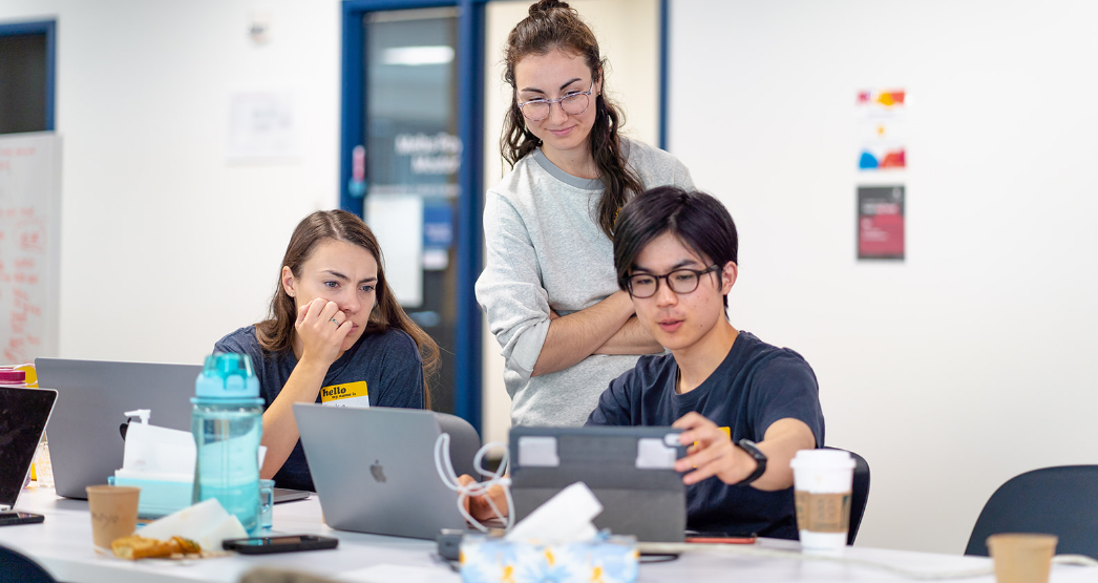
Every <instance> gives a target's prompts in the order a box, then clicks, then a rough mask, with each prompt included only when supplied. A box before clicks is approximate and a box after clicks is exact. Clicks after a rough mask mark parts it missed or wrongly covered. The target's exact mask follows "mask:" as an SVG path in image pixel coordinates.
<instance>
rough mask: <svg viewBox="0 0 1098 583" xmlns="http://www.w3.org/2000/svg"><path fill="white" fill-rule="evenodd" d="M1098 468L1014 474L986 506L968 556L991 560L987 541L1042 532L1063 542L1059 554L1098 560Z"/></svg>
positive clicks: (969, 542) (967, 553) (970, 542)
mask: <svg viewBox="0 0 1098 583" xmlns="http://www.w3.org/2000/svg"><path fill="white" fill-rule="evenodd" d="M1096 501H1098V465H1089V466H1057V467H1051V468H1043V469H1040V470H1033V471H1029V472H1026V473H1024V474H1021V475H1019V476H1015V477H1013V478H1011V479H1009V480H1007V482H1006V483H1005V484H1003V485H1002V486H1000V487H999V489H998V490H996V491H995V493H994V494H992V495H991V498H989V499H988V501H987V504H985V505H984V509H983V511H981V512H980V517H979V518H977V519H976V525H975V526H974V527H973V528H972V536H971V537H969V539H968V547H967V548H966V549H965V554H966V555H982V556H985V557H986V556H988V552H987V542H986V541H987V537H989V536H991V535H993V534H998V533H1001V532H1038V533H1047V534H1054V535H1056V536H1058V537H1059V538H1060V541H1059V542H1058V543H1057V545H1056V552H1057V553H1058V554H1075V555H1086V556H1088V557H1092V558H1095V559H1098V502H1096Z"/></svg>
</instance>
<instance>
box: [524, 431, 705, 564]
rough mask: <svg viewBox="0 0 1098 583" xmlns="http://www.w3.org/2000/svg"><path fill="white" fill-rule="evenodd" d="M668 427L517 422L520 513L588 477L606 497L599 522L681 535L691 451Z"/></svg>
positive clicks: (649, 533)
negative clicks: (679, 465)
mask: <svg viewBox="0 0 1098 583" xmlns="http://www.w3.org/2000/svg"><path fill="white" fill-rule="evenodd" d="M679 432H680V431H679V430H678V429H672V428H670V427H515V428H512V429H511V435H510V452H511V458H510V463H511V493H512V495H513V497H514V501H515V520H521V519H523V518H525V517H526V516H527V515H529V514H530V513H531V512H532V511H533V510H534V509H535V508H537V507H538V506H540V505H541V504H543V503H544V502H545V501H546V500H548V499H549V498H551V497H552V496H553V495H554V494H556V493H557V492H559V491H561V490H562V489H563V488H564V487H566V486H568V485H570V484H573V483H575V482H584V483H585V484H587V486H588V487H589V488H591V490H592V491H593V492H594V493H595V496H596V497H598V499H599V502H600V503H602V506H603V511H602V513H601V514H600V515H599V516H597V517H595V520H594V523H595V526H596V527H598V528H600V529H602V528H608V529H610V532H612V533H613V534H621V535H634V536H636V537H637V540H640V541H644V542H683V538H684V532H685V530H686V489H685V487H684V486H683V483H682V475H681V474H679V473H678V472H676V471H675V470H674V463H675V460H676V459H678V458H680V457H682V456H683V455H685V453H686V451H685V447H683V446H681V445H679V443H678V433H679Z"/></svg>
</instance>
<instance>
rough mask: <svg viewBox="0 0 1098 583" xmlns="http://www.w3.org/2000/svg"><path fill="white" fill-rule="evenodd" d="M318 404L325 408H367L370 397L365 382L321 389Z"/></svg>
mask: <svg viewBox="0 0 1098 583" xmlns="http://www.w3.org/2000/svg"><path fill="white" fill-rule="evenodd" d="M320 402H321V403H322V404H324V405H325V406H327V407H360V408H362V409H366V408H369V406H370V397H369V395H368V393H367V390H366V381H358V382H354V383H347V384H343V385H331V386H327V387H321V389H320Z"/></svg>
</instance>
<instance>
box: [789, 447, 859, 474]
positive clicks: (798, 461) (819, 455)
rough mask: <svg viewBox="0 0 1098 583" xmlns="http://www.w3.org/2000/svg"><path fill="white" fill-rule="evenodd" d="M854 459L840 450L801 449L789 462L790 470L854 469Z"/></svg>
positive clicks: (848, 453)
mask: <svg viewBox="0 0 1098 583" xmlns="http://www.w3.org/2000/svg"><path fill="white" fill-rule="evenodd" d="M854 465H855V464H854V458H853V457H851V456H850V452H848V451H843V450H841V449H802V450H801V451H798V452H797V455H796V456H794V457H793V459H792V460H791V461H790V462H789V467H791V468H794V469H796V468H804V469H807V468H832V469H843V470H845V469H847V468H853V467H854Z"/></svg>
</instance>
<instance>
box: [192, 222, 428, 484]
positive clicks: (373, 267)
mask: <svg viewBox="0 0 1098 583" xmlns="http://www.w3.org/2000/svg"><path fill="white" fill-rule="evenodd" d="M381 262H382V255H381V247H379V246H378V243H377V239H376V238H374V234H373V232H371V231H370V229H369V227H367V226H366V224H365V223H363V222H362V220H361V219H359V218H358V217H356V216H355V215H353V214H351V213H348V212H346V211H339V210H337V211H317V212H315V213H313V214H311V215H309V216H307V217H305V219H304V220H302V221H301V223H299V224H298V225H297V228H296V229H294V234H293V236H292V237H291V238H290V244H289V245H288V246H287V247H286V255H285V257H283V259H282V269H281V272H280V273H279V277H278V285H277V287H276V288H275V293H274V296H272V297H271V311H270V317H269V319H267V320H264V321H263V322H260V323H258V324H256V325H254V326H247V327H244V328H241V329H239V330H237V331H236V332H233V333H231V334H229V335H228V336H225V337H224V338H222V339H221V340H219V341H218V342H217V344H215V345H214V350H215V351H220V352H238V353H243V354H248V355H250V356H251V357H252V364H253V365H254V366H255V372H256V376H258V377H259V392H260V395H261V396H262V397H263V400H264V413H263V445H265V446H267V456H266V458H264V461H263V467H262V468H261V469H260V475H261V476H262V477H263V478H271V477H273V478H274V480H275V483H276V484H277V485H278V486H279V487H283V488H296V489H299V490H310V491H312V490H315V488H314V487H313V478H312V475H311V474H310V473H309V466H308V465H307V464H306V463H305V452H304V450H303V449H302V448H301V441H300V439H299V434H298V430H297V424H296V423H295V422H294V412H293V404H294V403H322V402H326V403H328V404H333V405H335V404H339V405H345V406H350V407H354V406H357V407H365V406H370V407H378V406H380V407H405V408H411V409H424V408H427V407H430V395H429V393H428V389H427V383H426V380H425V379H426V378H427V377H429V376H431V374H432V373H433V372H434V371H435V369H437V368H438V346H437V345H436V344H435V342H434V341H433V340H431V337H430V336H428V335H427V333H426V332H424V331H423V330H422V329H420V328H419V326H416V325H415V323H414V322H412V320H411V319H410V318H409V317H408V315H407V314H405V313H404V310H403V309H402V308H401V307H400V304H399V303H397V301H396V298H395V297H394V296H393V292H392V290H391V289H389V285H388V284H387V283H386V282H385V271H384V269H382V265H381ZM421 355H422V356H421ZM335 386H339V387H341V388H343V389H346V390H345V391H342V392H340V393H338V396H337V397H334V398H333V397H324V396H322V390H321V389H322V388H332V387H335ZM328 393H329V394H336V392H335V391H328ZM363 463H369V462H368V461H366V460H363Z"/></svg>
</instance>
